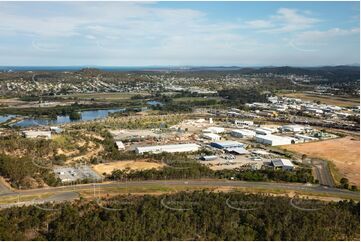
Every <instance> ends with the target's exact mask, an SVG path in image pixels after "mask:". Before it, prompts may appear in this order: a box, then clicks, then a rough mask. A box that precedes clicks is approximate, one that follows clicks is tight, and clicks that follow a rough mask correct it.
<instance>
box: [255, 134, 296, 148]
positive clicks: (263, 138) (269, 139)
mask: <svg viewBox="0 0 361 242" xmlns="http://www.w3.org/2000/svg"><path fill="white" fill-rule="evenodd" d="M256 142H257V143H261V144H265V145H271V146H276V145H290V144H294V143H296V138H291V137H285V136H277V135H273V134H268V135H256Z"/></svg>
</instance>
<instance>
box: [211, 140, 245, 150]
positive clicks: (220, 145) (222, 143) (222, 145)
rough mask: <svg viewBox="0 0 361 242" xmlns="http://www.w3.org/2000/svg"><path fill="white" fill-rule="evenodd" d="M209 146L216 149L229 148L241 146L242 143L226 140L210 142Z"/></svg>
mask: <svg viewBox="0 0 361 242" xmlns="http://www.w3.org/2000/svg"><path fill="white" fill-rule="evenodd" d="M211 146H212V147H215V148H218V149H229V148H243V147H244V144H242V143H239V142H237V141H232V140H226V141H220V142H212V143H211Z"/></svg>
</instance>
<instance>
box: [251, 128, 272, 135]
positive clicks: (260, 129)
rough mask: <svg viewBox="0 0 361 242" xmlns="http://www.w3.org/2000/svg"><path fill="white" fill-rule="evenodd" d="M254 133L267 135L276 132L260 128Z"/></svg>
mask: <svg viewBox="0 0 361 242" xmlns="http://www.w3.org/2000/svg"><path fill="white" fill-rule="evenodd" d="M255 132H256V134H262V135H267V134H272V133H275V132H276V130H274V129H271V128H266V127H262V128H257V129H255Z"/></svg>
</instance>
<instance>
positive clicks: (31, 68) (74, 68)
mask: <svg viewBox="0 0 361 242" xmlns="http://www.w3.org/2000/svg"><path fill="white" fill-rule="evenodd" d="M84 68H95V69H99V70H103V71H114V72H119V71H151V70H154V71H157V70H167V69H169V68H167V67H154V66H153V67H152V66H134V67H133V66H130V67H128V66H0V72H4V71H5V72H7V71H79V70H81V69H84ZM172 69H174V68H172Z"/></svg>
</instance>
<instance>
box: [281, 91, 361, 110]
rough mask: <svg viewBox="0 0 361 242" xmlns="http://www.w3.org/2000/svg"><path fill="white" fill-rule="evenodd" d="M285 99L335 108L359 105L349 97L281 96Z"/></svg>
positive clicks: (291, 94) (299, 94)
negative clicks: (322, 104) (315, 102)
mask: <svg viewBox="0 0 361 242" xmlns="http://www.w3.org/2000/svg"><path fill="white" fill-rule="evenodd" d="M282 96H285V97H293V98H300V99H302V100H305V101H320V102H321V103H324V104H329V105H337V106H343V107H346V106H358V105H360V100H359V99H358V98H350V97H341V96H326V95H317V94H311V93H302V92H296V93H286V94H282Z"/></svg>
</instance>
